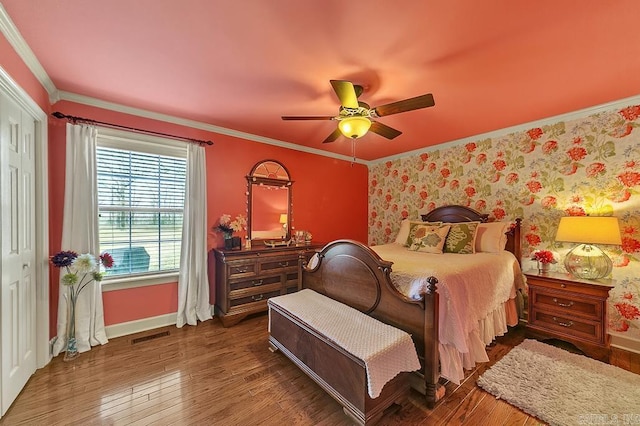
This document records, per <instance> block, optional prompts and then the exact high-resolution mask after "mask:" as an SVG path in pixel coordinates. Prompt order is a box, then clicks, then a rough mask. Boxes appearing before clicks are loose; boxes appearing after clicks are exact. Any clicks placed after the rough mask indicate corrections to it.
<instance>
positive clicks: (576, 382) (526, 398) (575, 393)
mask: <svg viewBox="0 0 640 426" xmlns="http://www.w3.org/2000/svg"><path fill="white" fill-rule="evenodd" d="M478 385H479V386H480V387H481V388H482V389H484V390H486V391H487V392H489V393H490V394H492V395H494V396H495V397H497V398H500V399H503V400H504V401H506V402H508V403H510V404H511V405H515V406H516V407H518V408H520V409H521V410H522V411H524V412H526V413H528V414H530V415H532V416H535V417H537V418H538V419H540V420H542V421H544V422H547V423H549V424H550V425H562V426H564V425H640V375H638V374H634V373H631V372H629V371H626V370H623V369H621V368H619V367H615V366H613V365H609V364H605V363H603V362H600V361H596V360H594V359H591V358H587V357H586V356H583V355H577V354H573V353H570V352H567V351H565V350H562V349H559V348H556V347H553V346H549V345H547V344H544V343H540V342H538V341H536V340H530V339H527V340H525V341H524V342H522V343H521V344H519V345H518V346H516V347H515V348H513V349H512V350H511V351H509V353H508V354H507V355H505V356H504V357H503V358H502V359H501V360H500V361H498V362H496V363H495V364H494V365H493V366H492V367H491V368H489V369H488V370H487V371H485V372H484V374H483V375H482V376H481V377H480V378H479V379H478Z"/></svg>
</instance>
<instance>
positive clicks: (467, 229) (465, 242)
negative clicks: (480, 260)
mask: <svg viewBox="0 0 640 426" xmlns="http://www.w3.org/2000/svg"><path fill="white" fill-rule="evenodd" d="M449 225H451V229H450V230H449V234H448V235H447V240H446V242H445V243H444V252H445V253H460V254H472V253H475V252H476V234H477V231H478V225H480V222H460V223H450V224H449Z"/></svg>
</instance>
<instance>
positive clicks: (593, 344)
mask: <svg viewBox="0 0 640 426" xmlns="http://www.w3.org/2000/svg"><path fill="white" fill-rule="evenodd" d="M525 275H526V276H527V284H528V286H529V321H528V324H527V336H529V337H533V338H536V339H540V340H544V339H552V338H555V339H560V340H563V341H566V342H569V343H572V344H573V345H575V346H576V347H577V348H578V349H580V350H581V351H582V352H584V353H585V354H586V355H588V356H590V357H592V358H595V359H599V360H600V361H605V362H608V361H609V335H608V334H607V298H608V297H609V290H611V289H612V288H613V287H614V282H613V281H612V280H610V279H600V280H583V279H580V278H575V277H573V276H571V275H568V274H561V273H554V272H549V273H547V274H538V272H536V271H528V272H526V273H525Z"/></svg>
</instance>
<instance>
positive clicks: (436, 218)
mask: <svg viewBox="0 0 640 426" xmlns="http://www.w3.org/2000/svg"><path fill="white" fill-rule="evenodd" d="M421 217H422V220H423V221H425V222H449V223H456V222H487V221H488V219H489V215H488V214H486V213H480V212H477V211H475V210H473V209H472V208H469V207H465V206H458V205H450V206H441V207H436V208H435V209H433V210H431V211H430V212H429V213H426V214H423V215H421ZM521 223H522V219H520V218H517V219H516V220H515V223H514V225H513V226H512V227H511V228H510V229H509V231H507V232H506V235H507V245H506V247H505V248H506V250H508V251H510V252H511V253H513V254H514V256H515V257H516V259H518V262H519V263H522V251H521V247H520V244H521V241H520V225H521Z"/></svg>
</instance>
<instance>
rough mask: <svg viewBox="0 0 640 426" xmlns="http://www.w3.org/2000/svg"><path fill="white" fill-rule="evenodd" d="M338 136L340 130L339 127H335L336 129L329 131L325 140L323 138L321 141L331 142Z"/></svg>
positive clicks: (340, 133)
mask: <svg viewBox="0 0 640 426" xmlns="http://www.w3.org/2000/svg"><path fill="white" fill-rule="evenodd" d="M340 136H342V132H341V131H340V129H339V128H337V127H336V129H335V130H334V131H333V133H331V134H330V135H329V136H327V138H326V139H325V140H323V141H322V143H329V142H333V141H335V140H336V139H338V138H339V137H340Z"/></svg>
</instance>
